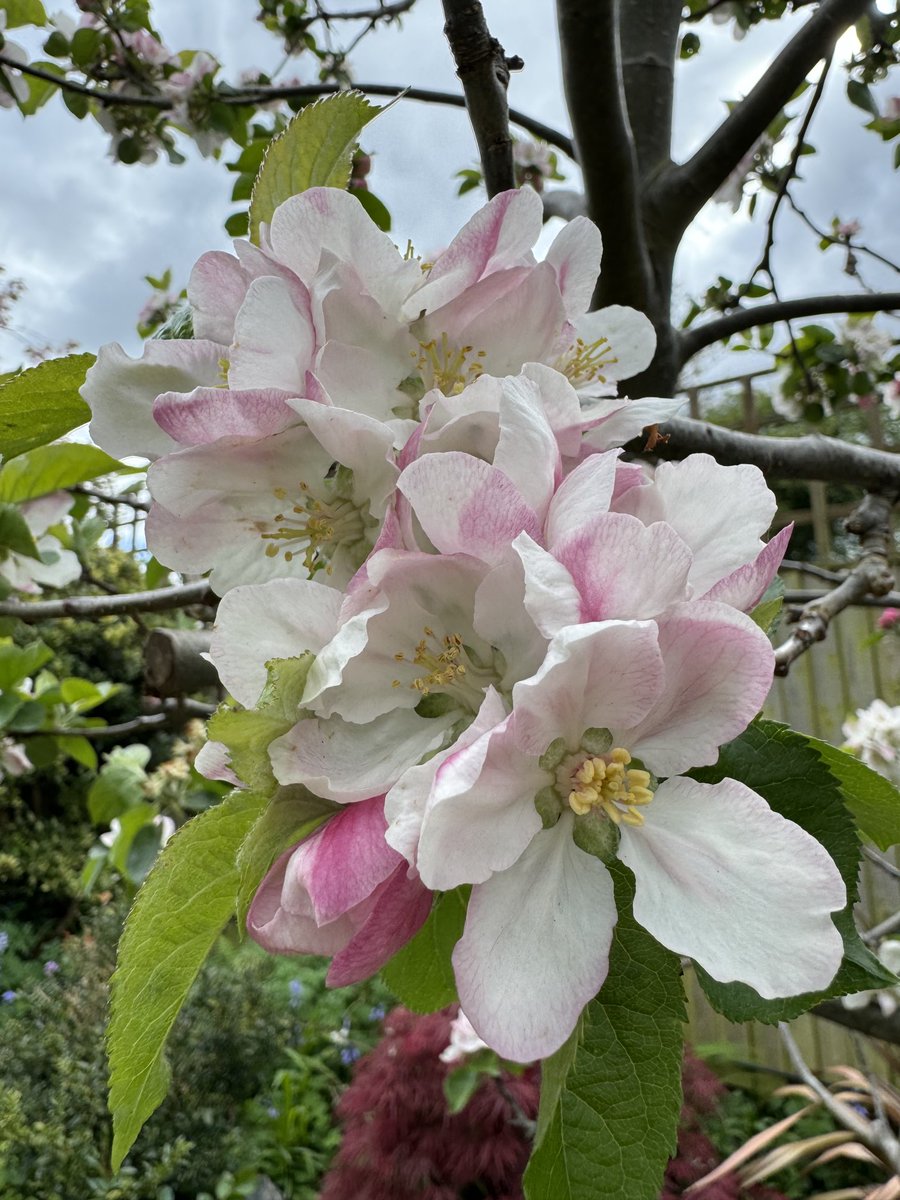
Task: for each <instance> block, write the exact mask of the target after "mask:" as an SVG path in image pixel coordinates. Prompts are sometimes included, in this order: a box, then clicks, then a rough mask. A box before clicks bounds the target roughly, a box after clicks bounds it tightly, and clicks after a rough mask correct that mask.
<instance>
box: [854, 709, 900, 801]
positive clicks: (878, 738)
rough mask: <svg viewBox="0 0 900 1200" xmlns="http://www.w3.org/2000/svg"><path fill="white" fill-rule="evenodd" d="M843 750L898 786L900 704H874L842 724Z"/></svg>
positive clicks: (858, 710)
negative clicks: (849, 752) (855, 756)
mask: <svg viewBox="0 0 900 1200" xmlns="http://www.w3.org/2000/svg"><path fill="white" fill-rule="evenodd" d="M842 732H843V734H844V738H845V741H844V749H845V750H849V751H851V753H853V754H856V755H857V756H858V757H859V758H861V759H862V761H863V762H864V763H865V764H866V766H867V767H871V768H872V770H873V771H877V772H878V773H879V775H884V777H885V778H886V779H890V781H891V782H892V783H896V784H898V785H900V704H895V705H890V704H886V703H885V702H884V700H877V699H876V700H873V701H872V703H871V704H870V705H868V707H867V708H858V709H857V710H856V713H855V715H854V716H852V717H848V718H847V720H846V721H845V722H844V725H843V730H842Z"/></svg>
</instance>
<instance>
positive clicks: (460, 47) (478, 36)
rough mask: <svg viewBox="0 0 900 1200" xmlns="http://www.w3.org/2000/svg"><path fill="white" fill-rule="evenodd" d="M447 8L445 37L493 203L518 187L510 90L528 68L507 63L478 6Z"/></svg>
mask: <svg viewBox="0 0 900 1200" xmlns="http://www.w3.org/2000/svg"><path fill="white" fill-rule="evenodd" d="M442 2H443V7H444V33H445V34H446V37H447V41H448V42H449V43H450V51H451V53H452V55H453V61H454V62H455V63H456V74H457V75H458V76H459V80H460V82H461V83H462V86H463V91H464V92H465V96H466V108H467V109H468V112H469V119H470V120H471V122H472V129H473V130H474V131H475V140H476V142H477V143H478V153H479V155H480V157H481V165H482V168H483V170H484V183H485V187H486V188H487V194H488V196H489V197H490V196H496V195H497V193H498V192H505V191H508V190H509V189H510V188H514V187H515V186H516V180H515V174H514V172H513V154H512V145H513V144H512V135H511V134H510V132H509V105H508V103H507V99H506V89H507V87H508V86H509V73H510V71H511V70H518V69H520V68H521V67H522V66H523V65H524V64H523V63H522V60H521V59H520V58H507V56H506V53H505V51H504V49H503V47H502V46H501V45H500V43H499V42H498V41H497V39H496V38H495V37H492V36H491V31H490V30H489V29H488V27H487V22H486V21H485V19H484V11H483V9H482V7H481V4H480V3H479V0H442Z"/></svg>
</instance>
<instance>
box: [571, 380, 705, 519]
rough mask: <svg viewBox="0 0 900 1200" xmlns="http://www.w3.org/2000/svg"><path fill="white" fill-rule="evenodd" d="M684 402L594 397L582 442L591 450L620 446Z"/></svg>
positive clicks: (668, 415)
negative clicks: (596, 399) (598, 398)
mask: <svg viewBox="0 0 900 1200" xmlns="http://www.w3.org/2000/svg"><path fill="white" fill-rule="evenodd" d="M685 404H687V400H683V399H682V400H661V399H657V398H656V397H651V396H647V397H645V398H643V399H641V400H627V399H624V398H623V399H620V400H598V401H597V402H596V403H594V404H592V405H591V407H590V408H589V409H587V411H586V413H585V428H586V430H587V432H586V433H585V438H584V440H585V444H586V445H587V446H589V447H590V448H591V449H593V450H609V449H610V448H611V447H613V446H624V445H625V443H626V442H630V441H631V439H632V438H636V437H639V436H640V434H641V432H642V430H644V429H646V428H647V426H648V425H658V424H660V422H662V421H666V420H668V418H669V417H674V416H675V414H676V413H677V412H678V411H679V410H680V409H682V408H684V406H685ZM656 519H657V520H658V518H656Z"/></svg>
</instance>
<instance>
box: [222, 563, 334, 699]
mask: <svg viewBox="0 0 900 1200" xmlns="http://www.w3.org/2000/svg"><path fill="white" fill-rule="evenodd" d="M340 605H341V595H340V592H338V591H336V590H335V589H334V588H328V587H324V586H323V585H322V584H319V583H313V582H312V581H311V580H308V579H273V580H271V581H270V582H269V583H264V584H261V585H260V586H248V587H238V588H233V589H232V590H231V591H230V592H228V593H227V595H225V596H223V597H222V600H221V603H220V604H219V610H218V612H217V614H216V625H215V628H214V629H213V634H212V639H211V642H210V650H209V657H210V659H211V661H212V662H213V664H214V666H215V668H216V670H217V671H218V672H219V678H220V680H221V681H222V685H223V686H224V687H225V688H227V689H228V691H229V692H230V693H231V695H232V696H234V698H235V700H237V701H238V702H239V703H240V704H243V705H245V706H247V707H248V708H249V707H252V706H253V705H254V704H255V703H256V702H257V700H258V699H259V696H260V693H261V692H262V690H263V688H264V687H265V685H266V674H267V673H266V663H267V662H269V661H270V660H271V659H273V658H297V657H298V656H299V655H301V654H304V653H305V652H306V651H307V650H311V651H312V652H313V653H314V654H318V652H319V651H320V650H321V649H322V647H323V646H324V645H325V643H326V642H328V641H330V639H331V638H332V637H333V636H334V633H335V631H336V629H337V623H338V613H339V611H340ZM251 630H252V637H251V636H248V634H249V632H250V631H251Z"/></svg>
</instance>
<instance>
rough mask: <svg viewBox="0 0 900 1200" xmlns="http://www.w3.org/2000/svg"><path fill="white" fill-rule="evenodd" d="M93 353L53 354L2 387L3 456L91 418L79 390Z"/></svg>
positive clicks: (0, 446) (30, 447)
mask: <svg viewBox="0 0 900 1200" xmlns="http://www.w3.org/2000/svg"><path fill="white" fill-rule="evenodd" d="M93 362H94V355H93V354H70V355H69V356H68V358H52V359H50V361H49V362H44V363H40V364H39V365H38V366H36V367H32V368H31V369H30V370H28V371H22V372H20V374H18V375H16V376H14V378H12V379H11V380H10V381H9V382H8V383H5V384H4V385H3V386H2V387H0V456H2V458H3V459H4V460H6V459H10V458H15V457H16V455H18V454H24V453H25V452H26V450H34V448H35V447H36V446H45V445H46V444H47V443H48V442H52V441H54V440H55V439H56V438H58V437H61V436H62V435H63V434H64V433H68V432H69V430H70V429H74V428H75V427H76V426H77V425H83V424H84V423H85V421H89V420H90V417H91V410H90V409H89V408H88V406H87V404H85V402H84V401H83V400H82V399H81V397H80V396H79V394H78V389H79V388H80V387H81V385H82V384H83V383H84V377H85V375H86V374H87V372H88V368H89V367H90V366H91V364H92V363H93Z"/></svg>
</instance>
